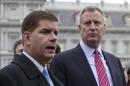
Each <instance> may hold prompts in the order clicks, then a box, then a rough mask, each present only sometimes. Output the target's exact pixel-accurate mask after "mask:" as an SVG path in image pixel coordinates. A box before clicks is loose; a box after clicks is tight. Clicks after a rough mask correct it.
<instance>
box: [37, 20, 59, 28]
mask: <svg viewBox="0 0 130 86" xmlns="http://www.w3.org/2000/svg"><path fill="white" fill-rule="evenodd" d="M38 27H41V28H50V29H58V22H57V21H51V20H40V21H39V22H38Z"/></svg>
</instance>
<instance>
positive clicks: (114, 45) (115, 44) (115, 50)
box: [111, 40, 117, 53]
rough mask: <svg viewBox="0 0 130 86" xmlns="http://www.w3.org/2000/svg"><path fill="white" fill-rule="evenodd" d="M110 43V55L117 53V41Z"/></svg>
mask: <svg viewBox="0 0 130 86" xmlns="http://www.w3.org/2000/svg"><path fill="white" fill-rule="evenodd" d="M111 43H112V47H111V49H112V53H117V41H116V40H112V41H111Z"/></svg>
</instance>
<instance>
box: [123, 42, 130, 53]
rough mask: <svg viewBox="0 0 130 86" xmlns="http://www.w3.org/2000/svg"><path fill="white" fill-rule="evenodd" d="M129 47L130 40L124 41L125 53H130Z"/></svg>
mask: <svg viewBox="0 0 130 86" xmlns="http://www.w3.org/2000/svg"><path fill="white" fill-rule="evenodd" d="M129 47H130V42H129V41H124V54H129V52H130V51H129Z"/></svg>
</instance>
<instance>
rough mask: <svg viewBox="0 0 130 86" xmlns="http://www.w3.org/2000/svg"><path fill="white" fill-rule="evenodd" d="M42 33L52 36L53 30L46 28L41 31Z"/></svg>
mask: <svg viewBox="0 0 130 86" xmlns="http://www.w3.org/2000/svg"><path fill="white" fill-rule="evenodd" d="M40 33H43V34H50V33H51V29H48V28H44V29H43V30H41V31H40Z"/></svg>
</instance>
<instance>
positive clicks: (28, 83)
mask: <svg viewBox="0 0 130 86" xmlns="http://www.w3.org/2000/svg"><path fill="white" fill-rule="evenodd" d="M0 86H49V84H48V82H47V81H46V80H45V78H44V77H43V76H42V74H41V73H40V71H39V70H38V69H37V67H36V66H35V65H34V64H33V63H32V62H31V61H30V60H29V59H28V58H27V57H26V56H25V55H23V54H21V55H16V56H15V58H14V60H13V61H12V62H11V64H9V65H8V66H6V67H5V68H3V69H2V70H0ZM56 86H60V85H56Z"/></svg>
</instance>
